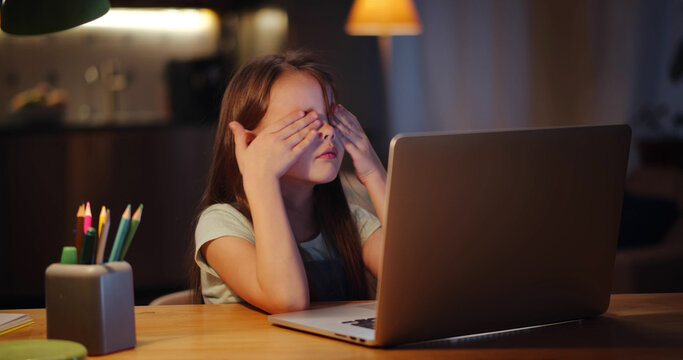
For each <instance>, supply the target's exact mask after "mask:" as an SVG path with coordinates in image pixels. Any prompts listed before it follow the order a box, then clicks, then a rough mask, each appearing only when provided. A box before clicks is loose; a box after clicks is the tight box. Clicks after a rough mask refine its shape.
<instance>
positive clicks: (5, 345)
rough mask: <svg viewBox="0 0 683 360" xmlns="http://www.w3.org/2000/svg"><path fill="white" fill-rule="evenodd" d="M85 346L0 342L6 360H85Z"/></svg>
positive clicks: (55, 341)
mask: <svg viewBox="0 0 683 360" xmlns="http://www.w3.org/2000/svg"><path fill="white" fill-rule="evenodd" d="M87 353H88V351H87V350H86V348H85V346H83V345H81V344H79V343H77V342H73V341H68V340H52V339H51V340H13V341H4V342H0V354H2V358H3V359H4V360H24V359H34V360H48V359H50V360H62V359H85V356H86V354H87Z"/></svg>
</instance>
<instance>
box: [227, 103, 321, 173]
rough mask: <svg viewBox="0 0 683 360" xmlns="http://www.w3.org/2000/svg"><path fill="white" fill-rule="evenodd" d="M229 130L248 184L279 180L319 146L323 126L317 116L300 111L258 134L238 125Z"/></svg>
mask: <svg viewBox="0 0 683 360" xmlns="http://www.w3.org/2000/svg"><path fill="white" fill-rule="evenodd" d="M228 126H229V127H230V130H231V131H232V134H233V136H234V138H235V157H236V158H237V164H238V166H239V169H240V172H241V173H242V176H243V177H244V178H245V184H246V183H248V182H252V181H256V180H266V181H267V180H278V179H280V177H282V175H283V174H284V173H286V172H287V170H288V169H289V168H290V167H291V166H292V164H294V162H295V161H296V160H297V159H298V158H299V156H300V155H301V154H302V153H303V152H304V151H305V150H306V149H308V148H309V147H311V146H317V145H319V143H320V140H319V138H318V129H319V128H320V127H321V126H322V123H321V121H320V120H319V119H318V114H317V113H316V112H314V111H311V112H309V113H308V114H305V113H304V112H303V111H300V110H299V111H295V112H293V113H291V114H289V115H287V116H285V117H284V118H282V119H281V120H279V121H277V122H274V123H273V124H271V125H269V126H267V127H265V128H264V129H263V130H262V131H261V132H260V133H258V134H255V133H254V132H252V131H249V130H246V129H244V127H243V126H242V124H240V123H238V122H236V121H233V122H231V123H230V124H229V125H228ZM247 178H248V179H253V180H246V179H247Z"/></svg>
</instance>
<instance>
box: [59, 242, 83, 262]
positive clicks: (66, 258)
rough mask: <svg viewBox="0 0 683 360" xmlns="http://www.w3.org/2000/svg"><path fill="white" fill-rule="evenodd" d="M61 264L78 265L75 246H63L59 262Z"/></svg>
mask: <svg viewBox="0 0 683 360" xmlns="http://www.w3.org/2000/svg"><path fill="white" fill-rule="evenodd" d="M59 262H60V263H62V264H78V255H77V253H76V247H75V246H65V247H64V248H63V249H62V258H61V260H60V261H59Z"/></svg>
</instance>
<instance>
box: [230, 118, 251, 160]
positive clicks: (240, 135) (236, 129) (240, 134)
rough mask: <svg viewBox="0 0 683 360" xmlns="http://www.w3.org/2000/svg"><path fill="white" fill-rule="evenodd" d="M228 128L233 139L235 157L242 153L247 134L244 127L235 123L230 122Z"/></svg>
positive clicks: (245, 145) (245, 144)
mask: <svg viewBox="0 0 683 360" xmlns="http://www.w3.org/2000/svg"><path fill="white" fill-rule="evenodd" d="M228 127H230V130H231V131H232V136H233V137H234V138H235V155H237V154H239V153H242V151H244V149H246V147H247V134H246V133H245V130H244V127H243V126H242V124H240V123H238V122H237V121H232V122H230V124H228Z"/></svg>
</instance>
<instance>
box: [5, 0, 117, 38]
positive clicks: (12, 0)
mask: <svg viewBox="0 0 683 360" xmlns="http://www.w3.org/2000/svg"><path fill="white" fill-rule="evenodd" d="M0 1H1V0H0ZM0 10H1V14H0V28H2V31H4V32H6V33H9V34H14V35H38V34H47V33H52V32H56V31H61V30H66V29H70V28H73V27H76V26H78V25H81V24H85V23H87V22H89V21H92V20H95V19H97V18H98V17H100V16H102V15H104V14H106V13H107V11H109V0H4V1H3V3H2V7H1V8H0Z"/></svg>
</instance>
